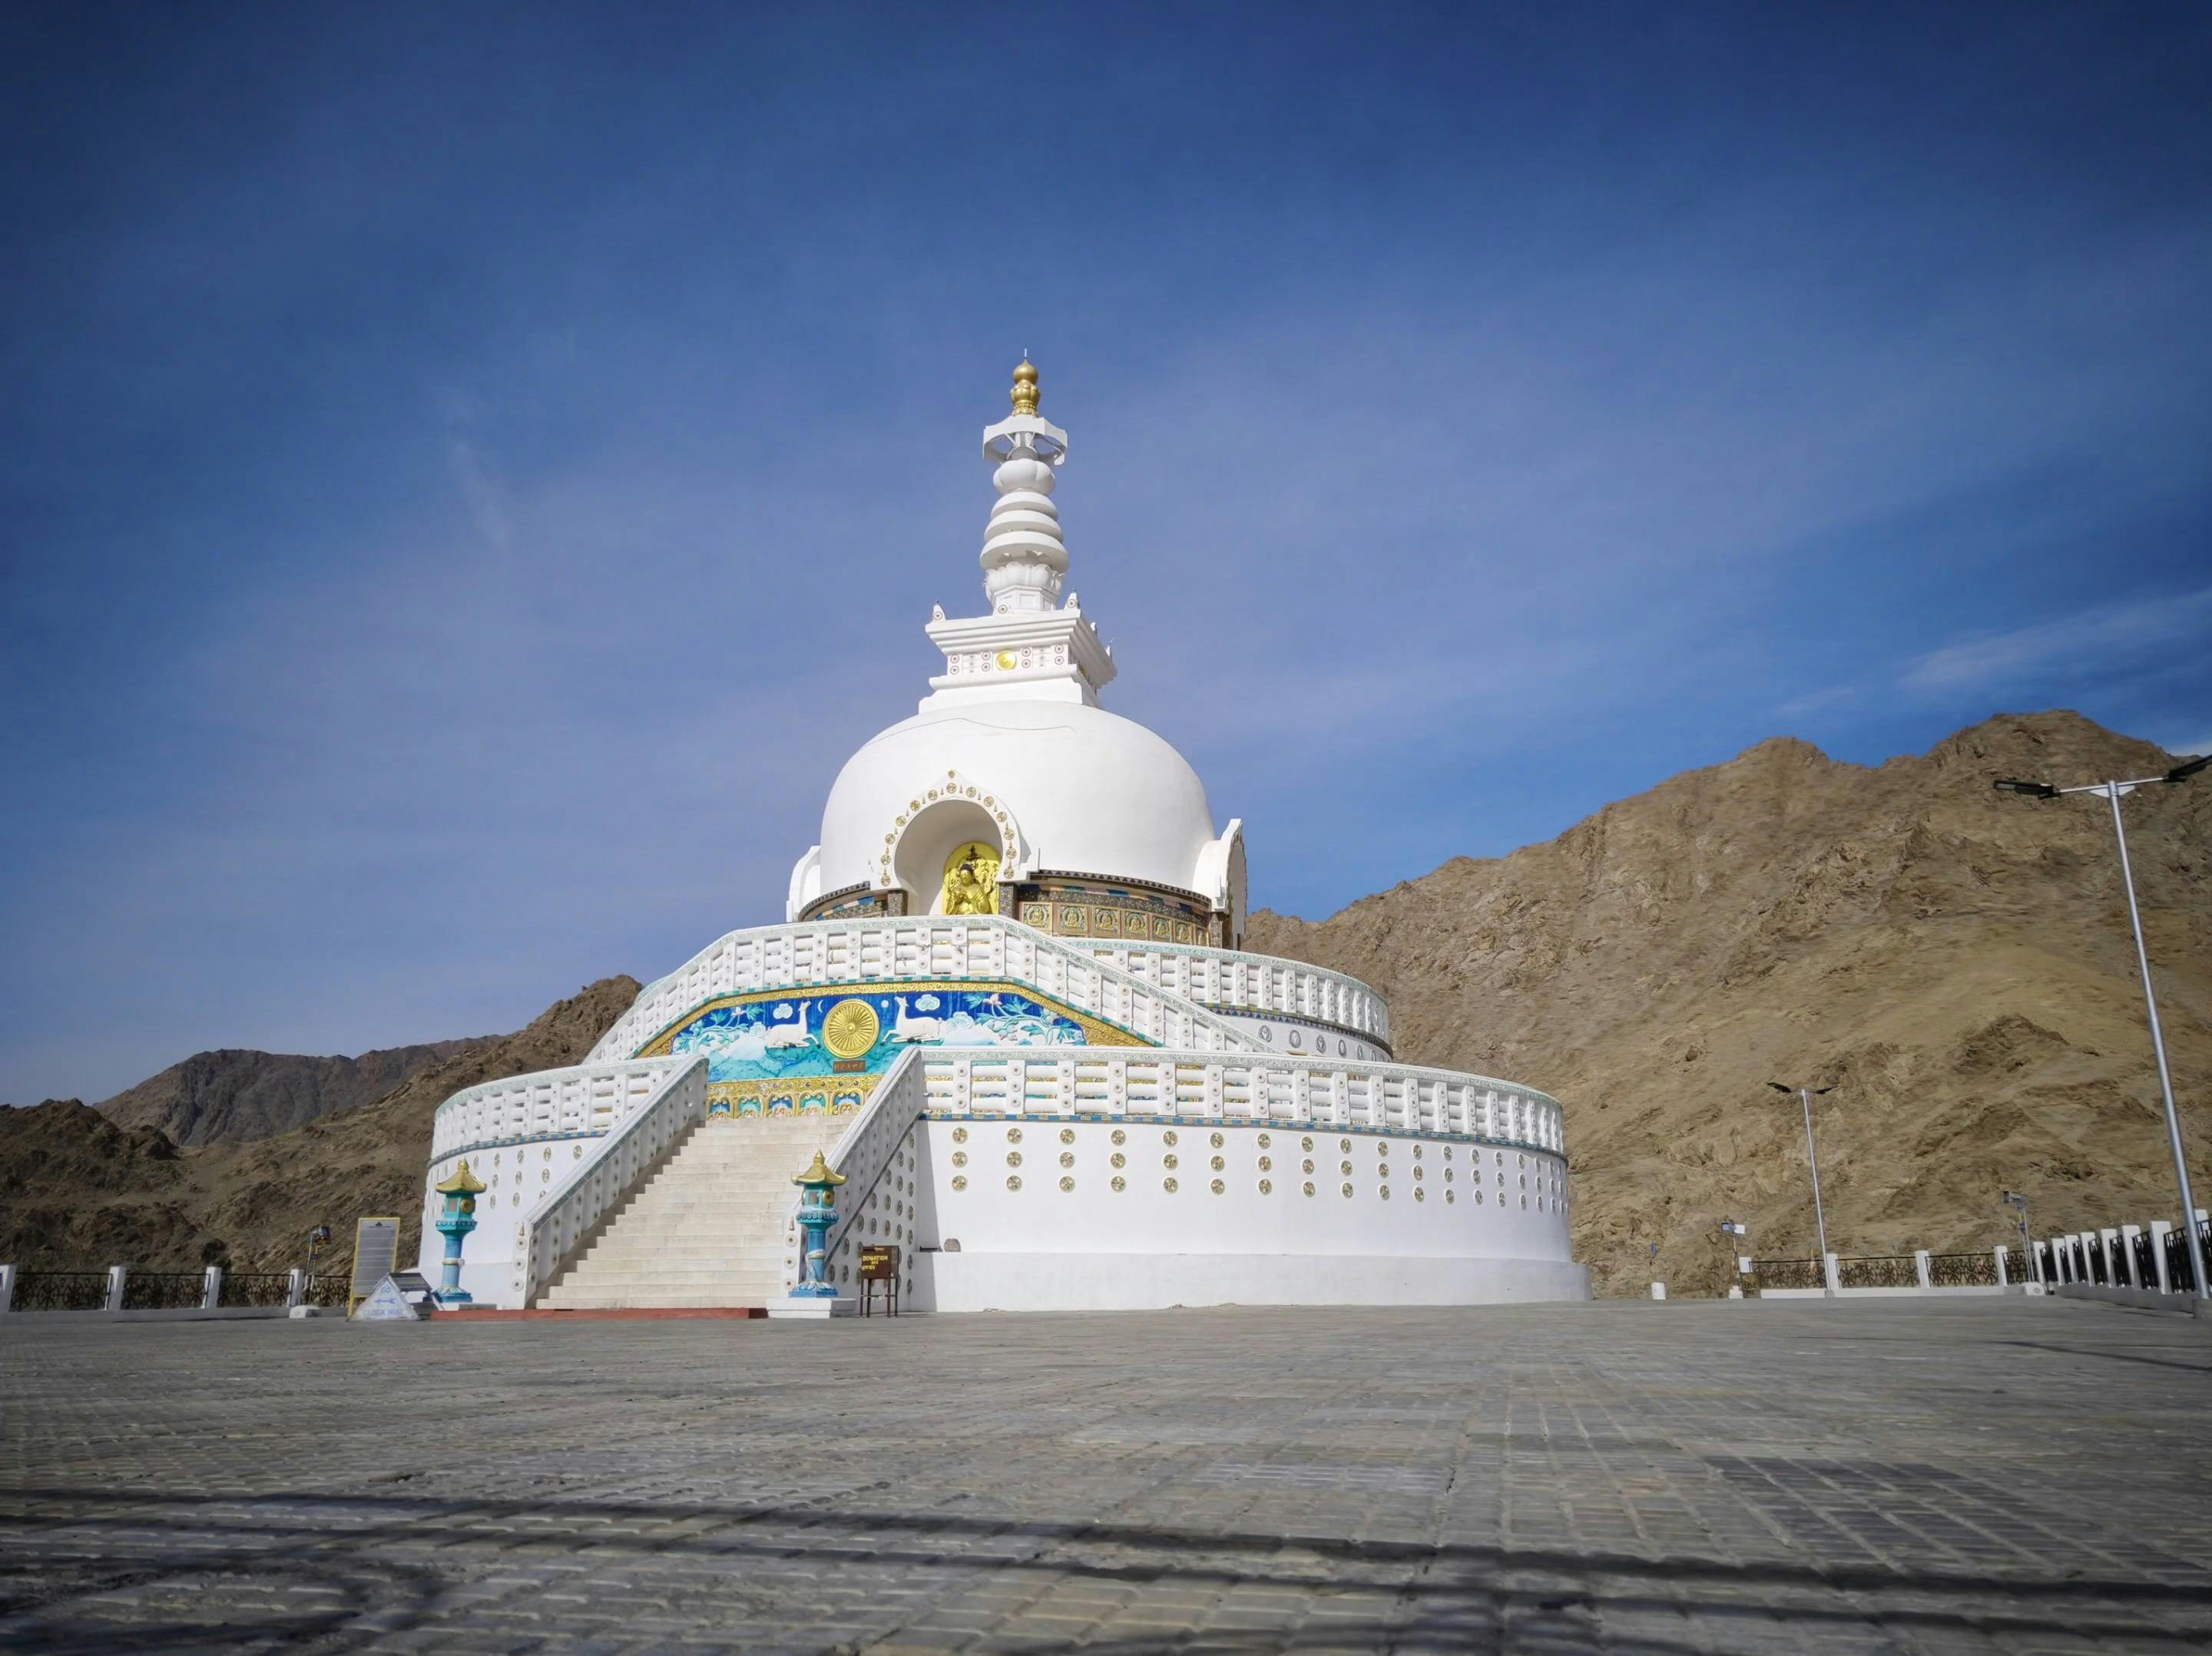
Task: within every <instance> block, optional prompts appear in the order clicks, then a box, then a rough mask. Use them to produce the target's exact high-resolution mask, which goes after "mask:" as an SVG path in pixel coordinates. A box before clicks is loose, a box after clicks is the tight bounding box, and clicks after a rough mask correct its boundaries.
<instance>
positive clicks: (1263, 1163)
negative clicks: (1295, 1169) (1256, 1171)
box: [1260, 1156, 1275, 1173]
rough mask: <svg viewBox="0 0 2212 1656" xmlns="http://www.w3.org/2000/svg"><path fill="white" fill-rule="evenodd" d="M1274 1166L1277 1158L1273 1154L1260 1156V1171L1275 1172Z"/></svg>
mask: <svg viewBox="0 0 2212 1656" xmlns="http://www.w3.org/2000/svg"><path fill="white" fill-rule="evenodd" d="M1274 1167H1275V1160H1274V1158H1273V1156H1261V1158H1260V1171H1261V1172H1263V1173H1267V1172H1273V1171H1274Z"/></svg>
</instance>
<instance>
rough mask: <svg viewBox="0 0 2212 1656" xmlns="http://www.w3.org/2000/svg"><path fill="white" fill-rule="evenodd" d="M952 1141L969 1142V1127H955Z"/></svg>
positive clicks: (958, 1142)
mask: <svg viewBox="0 0 2212 1656" xmlns="http://www.w3.org/2000/svg"><path fill="white" fill-rule="evenodd" d="M952 1142H954V1143H955V1144H965V1143H967V1142H968V1129H966V1128H964V1127H956V1128H954V1129H952Z"/></svg>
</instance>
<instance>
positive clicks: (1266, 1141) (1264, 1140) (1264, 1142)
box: [1260, 1133, 1275, 1150]
mask: <svg viewBox="0 0 2212 1656" xmlns="http://www.w3.org/2000/svg"><path fill="white" fill-rule="evenodd" d="M1260 1148H1261V1149H1262V1150H1272V1149H1273V1148H1275V1139H1274V1135H1273V1134H1271V1133H1262V1134H1261V1135H1260Z"/></svg>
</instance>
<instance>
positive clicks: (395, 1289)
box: [353, 1276, 428, 1323]
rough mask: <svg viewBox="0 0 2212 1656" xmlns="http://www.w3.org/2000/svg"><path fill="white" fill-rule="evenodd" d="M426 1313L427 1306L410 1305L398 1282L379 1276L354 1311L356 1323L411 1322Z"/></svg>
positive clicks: (388, 1277)
mask: <svg viewBox="0 0 2212 1656" xmlns="http://www.w3.org/2000/svg"><path fill="white" fill-rule="evenodd" d="M427 1314H428V1307H427V1306H410V1305H409V1304H408V1303H407V1295H406V1294H404V1292H403V1291H402V1290H401V1288H400V1287H399V1284H398V1282H397V1281H396V1280H395V1279H393V1278H392V1277H390V1276H385V1277H381V1278H380V1279H379V1280H378V1282H377V1284H376V1286H375V1287H374V1288H371V1289H370V1290H369V1291H368V1294H367V1296H366V1297H365V1298H363V1300H362V1302H361V1305H360V1306H359V1307H358V1308H357V1309H356V1311H355V1312H354V1313H353V1319H354V1321H356V1323H412V1322H416V1321H417V1320H419V1319H420V1318H422V1317H423V1316H425V1315H427Z"/></svg>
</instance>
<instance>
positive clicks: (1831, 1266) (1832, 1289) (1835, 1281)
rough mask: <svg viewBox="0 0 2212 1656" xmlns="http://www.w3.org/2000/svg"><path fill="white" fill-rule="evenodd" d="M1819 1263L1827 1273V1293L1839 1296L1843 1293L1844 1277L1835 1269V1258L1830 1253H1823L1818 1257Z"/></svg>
mask: <svg viewBox="0 0 2212 1656" xmlns="http://www.w3.org/2000/svg"><path fill="white" fill-rule="evenodd" d="M1820 1263H1821V1266H1822V1268H1823V1269H1825V1270H1826V1273H1827V1281H1828V1292H1829V1293H1831V1294H1841V1293H1842V1292H1843V1291H1844V1277H1843V1273H1842V1272H1841V1271H1840V1270H1838V1269H1837V1266H1836V1256H1835V1255H1834V1254H1832V1253H1824V1254H1822V1255H1821V1256H1820Z"/></svg>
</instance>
